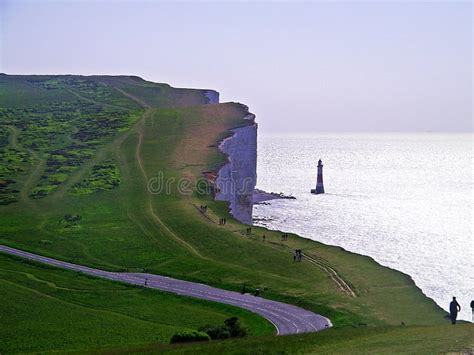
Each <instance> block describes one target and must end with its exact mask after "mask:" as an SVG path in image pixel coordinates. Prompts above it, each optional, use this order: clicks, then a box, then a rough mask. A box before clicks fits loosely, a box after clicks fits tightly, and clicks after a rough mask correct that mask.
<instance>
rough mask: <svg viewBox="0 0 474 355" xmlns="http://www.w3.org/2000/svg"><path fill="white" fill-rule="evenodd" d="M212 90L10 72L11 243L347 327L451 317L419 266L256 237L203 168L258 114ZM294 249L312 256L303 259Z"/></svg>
mask: <svg viewBox="0 0 474 355" xmlns="http://www.w3.org/2000/svg"><path fill="white" fill-rule="evenodd" d="M208 93H209V91H208V90H188V89H174V88H171V87H169V86H168V85H165V84H155V83H150V82H146V81H144V80H142V79H139V78H136V77H101V76H94V77H78V76H32V77H23V76H7V75H1V76H0V126H1V127H2V130H1V132H2V135H1V137H0V149H1V153H0V154H1V157H0V159H1V160H0V162H1V163H0V166H1V170H0V179H2V180H1V181H0V184H1V185H0V186H2V187H1V190H0V196H1V197H0V201H1V203H3V205H1V206H0V226H1V227H0V243H2V244H5V245H10V246H12V247H16V248H19V249H24V250H28V251H31V252H35V253H39V254H43V255H46V256H51V257H54V258H58V259H63V260H66V261H71V262H74V263H80V264H84V265H90V266H93V267H98V268H104V269H108V270H114V271H123V270H128V271H146V272H150V273H157V274H161V275H170V276H173V277H176V278H181V279H187V280H191V281H198V282H203V283H207V284H210V285H213V286H217V287H221V288H226V289H231V290H240V289H241V288H242V285H243V284H244V283H245V285H246V287H248V288H250V289H252V288H257V287H258V288H260V289H261V290H264V291H263V293H262V296H263V297H268V298H272V299H276V300H281V301H285V302H289V303H293V304H296V305H299V306H302V307H304V308H307V309H310V310H313V311H315V312H317V313H321V314H323V315H325V316H327V317H329V318H331V320H332V321H333V323H334V325H335V327H336V328H337V327H345V326H352V327H359V326H360V325H361V324H363V326H364V327H365V325H368V326H387V325H399V324H401V322H404V323H405V324H407V325H440V326H443V325H444V324H445V323H444V322H445V321H444V320H443V318H442V317H443V315H444V312H443V311H442V310H441V309H440V308H439V307H437V306H436V304H435V303H434V302H433V301H432V300H430V299H427V298H426V297H425V296H424V295H423V294H422V292H421V291H420V290H419V289H418V288H417V287H416V286H415V285H414V283H413V282H412V280H411V279H410V278H409V277H408V276H406V275H404V274H401V273H399V272H396V271H393V270H390V269H387V268H384V267H381V266H380V265H378V264H377V263H375V262H374V261H373V260H372V259H370V258H367V257H364V256H360V255H356V254H352V253H348V252H346V251H344V250H342V249H340V248H336V247H330V246H326V245H323V244H320V243H316V242H312V241H309V240H304V239H301V238H298V237H297V236H294V235H290V238H289V239H288V240H287V241H281V239H280V234H279V233H277V232H271V231H267V230H264V229H262V228H252V234H251V235H250V236H247V235H246V233H245V229H246V226H244V225H242V224H240V223H238V222H237V221H235V220H233V219H232V217H231V216H230V215H229V214H228V208H227V204H226V203H223V202H216V201H214V200H213V199H212V196H211V195H210V194H206V193H200V194H199V193H198V192H197V191H196V188H195V186H196V184H198V183H199V181H200V177H201V175H202V172H203V171H209V170H213V169H216V168H217V167H218V166H219V165H220V164H222V163H223V162H224V161H225V157H224V156H223V155H222V154H221V153H220V152H219V151H218V149H217V143H218V142H219V141H220V140H221V139H223V138H224V137H226V136H228V134H229V129H231V128H235V127H238V126H242V125H246V124H248V121H247V120H244V119H243V118H244V117H245V116H246V115H247V114H248V111H247V108H246V107H245V106H243V105H240V104H236V103H225V104H214V105H206V103H209V95H208ZM211 96H212V95H211ZM160 186H161V187H163V188H162V189H161V191H159V190H160V189H159V187H160ZM200 205H207V206H208V210H207V213H206V214H203V213H201V212H200V211H199V208H198V207H199V206H200ZM221 217H225V218H227V220H228V223H227V224H226V225H225V226H221V225H219V224H218V223H217V221H218V219H219V218H221ZM262 234H265V235H266V241H265V242H262V238H261V236H262ZM295 248H300V249H302V250H303V251H304V252H305V254H306V255H307V256H308V257H307V258H305V261H304V262H302V263H293V258H292V250H294V249H295ZM257 328H259V327H257ZM141 341H142V343H146V342H148V340H147V339H145V338H143V339H142V340H141ZM131 342H132V341H131Z"/></svg>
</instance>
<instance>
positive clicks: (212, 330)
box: [199, 325, 230, 340]
mask: <svg viewBox="0 0 474 355" xmlns="http://www.w3.org/2000/svg"><path fill="white" fill-rule="evenodd" d="M199 331H201V332H204V333H206V334H207V335H209V336H210V337H211V339H212V340H215V339H227V338H230V332H229V329H228V328H227V327H226V326H225V325H214V326H212V325H206V326H204V327H201V328H199Z"/></svg>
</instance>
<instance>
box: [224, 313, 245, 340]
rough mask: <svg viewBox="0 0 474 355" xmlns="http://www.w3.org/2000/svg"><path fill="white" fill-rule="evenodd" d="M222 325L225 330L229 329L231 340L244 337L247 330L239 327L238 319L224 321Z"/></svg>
mask: <svg viewBox="0 0 474 355" xmlns="http://www.w3.org/2000/svg"><path fill="white" fill-rule="evenodd" d="M224 324H225V326H226V327H227V329H229V333H230V336H231V337H232V338H236V337H244V336H246V335H247V330H246V329H245V328H242V327H241V325H240V322H239V318H237V317H232V318H229V319H226V320H225V321H224Z"/></svg>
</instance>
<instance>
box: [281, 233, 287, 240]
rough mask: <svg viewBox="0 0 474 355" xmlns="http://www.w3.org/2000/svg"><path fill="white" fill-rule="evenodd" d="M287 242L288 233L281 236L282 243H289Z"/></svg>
mask: <svg viewBox="0 0 474 355" xmlns="http://www.w3.org/2000/svg"><path fill="white" fill-rule="evenodd" d="M287 240H288V233H285V234H282V235H281V241H282V242H285V241H287Z"/></svg>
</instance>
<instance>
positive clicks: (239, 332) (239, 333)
mask: <svg viewBox="0 0 474 355" xmlns="http://www.w3.org/2000/svg"><path fill="white" fill-rule="evenodd" d="M203 334H204V335H205V336H206V339H204V338H202V335H203ZM246 335H247V329H245V328H242V326H241V325H240V322H239V318H237V317H232V318H228V319H226V320H225V321H224V324H223V325H205V326H203V327H200V328H199V329H198V330H197V331H192V332H183V333H177V334H175V335H173V336H172V338H171V340H170V343H171V344H173V343H188V342H193V341H203V340H210V339H212V340H216V339H227V338H241V337H244V336H246Z"/></svg>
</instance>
